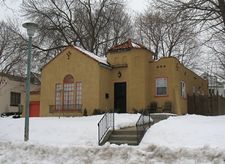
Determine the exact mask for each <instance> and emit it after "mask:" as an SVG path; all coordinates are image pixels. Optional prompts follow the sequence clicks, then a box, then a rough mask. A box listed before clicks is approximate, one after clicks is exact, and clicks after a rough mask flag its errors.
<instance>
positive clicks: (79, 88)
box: [76, 82, 82, 109]
mask: <svg viewBox="0 0 225 164" xmlns="http://www.w3.org/2000/svg"><path fill="white" fill-rule="evenodd" d="M81 104H82V83H81V82H77V86H76V105H77V108H78V109H80V108H81Z"/></svg>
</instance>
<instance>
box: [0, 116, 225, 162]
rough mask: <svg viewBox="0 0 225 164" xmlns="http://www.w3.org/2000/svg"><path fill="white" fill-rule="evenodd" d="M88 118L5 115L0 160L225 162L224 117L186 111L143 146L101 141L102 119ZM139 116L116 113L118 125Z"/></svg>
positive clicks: (148, 137) (152, 131) (149, 134)
mask: <svg viewBox="0 0 225 164" xmlns="http://www.w3.org/2000/svg"><path fill="white" fill-rule="evenodd" d="M101 117H102V115H99V116H89V117H63V118H60V119H59V118H57V117H55V118H30V140H29V141H28V142H26V143H24V142H23V133H24V119H23V118H21V119H12V118H0V163H1V164H3V163H7V164H11V163H16V164H22V163H29V164H30V163H35V164H36V163H37V164H40V163H43V164H45V163H46V164H54V163H57V164H64V163H71V164H82V163H84V164H89V163H93V164H103V163H107V164H108V163H116V164H117V163H118V164H120V163H125V162H126V163H130V164H136V163H177V164H183V163H184V164H185V163H187V164H189V163H190V164H195V163H202V164H203V163H204V164H205V163H218V164H222V163H225V151H224V150H225V128H224V125H225V116H215V117H205V116H197V115H185V116H178V117H170V118H169V119H167V120H164V121H161V122H159V123H157V124H155V125H153V126H152V127H151V128H150V129H149V130H148V131H147V133H146V135H145V136H144V138H143V140H142V142H141V144H140V145H139V146H128V145H120V146H117V145H110V144H108V143H107V144H105V145H104V146H98V145H97V134H98V133H97V123H98V121H99V120H100V119H101ZM138 117H139V115H138V114H137V115H136V114H116V116H115V118H116V119H115V122H116V127H117V128H120V127H126V126H133V125H135V123H136V121H137V119H138Z"/></svg>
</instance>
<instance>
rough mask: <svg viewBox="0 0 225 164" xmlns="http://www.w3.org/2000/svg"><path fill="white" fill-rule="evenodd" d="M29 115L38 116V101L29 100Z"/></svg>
mask: <svg viewBox="0 0 225 164" xmlns="http://www.w3.org/2000/svg"><path fill="white" fill-rule="evenodd" d="M30 117H40V101H31V102H30Z"/></svg>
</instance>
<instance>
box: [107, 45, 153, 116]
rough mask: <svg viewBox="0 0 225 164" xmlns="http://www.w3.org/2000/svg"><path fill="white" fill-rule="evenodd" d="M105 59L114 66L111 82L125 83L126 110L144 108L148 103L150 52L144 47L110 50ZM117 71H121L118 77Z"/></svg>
mask: <svg viewBox="0 0 225 164" xmlns="http://www.w3.org/2000/svg"><path fill="white" fill-rule="evenodd" d="M107 59H108V62H109V63H110V64H112V65H113V66H115V68H113V70H112V80H113V84H114V83H118V82H126V84H127V112H133V111H134V109H136V110H140V109H143V108H146V107H147V105H148V103H149V102H148V97H149V89H150V86H149V84H148V81H149V78H150V74H149V71H148V70H149V62H150V61H152V54H151V52H150V51H148V50H145V49H131V50H129V51H121V52H111V53H108V54H107ZM120 66H121V67H120ZM118 72H121V75H122V76H121V77H118ZM112 86H114V85H112ZM113 101H114V100H113Z"/></svg>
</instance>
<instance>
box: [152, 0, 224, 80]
mask: <svg viewBox="0 0 225 164" xmlns="http://www.w3.org/2000/svg"><path fill="white" fill-rule="evenodd" d="M155 5H156V7H157V8H158V9H160V10H163V11H167V12H170V13H174V14H176V15H179V14H182V13H184V12H185V13H187V16H186V18H185V19H184V20H183V21H191V22H192V23H194V24H197V25H198V26H196V27H200V32H204V34H203V35H204V37H202V38H203V39H202V43H203V46H207V47H210V48H211V49H212V50H213V53H214V55H216V56H217V57H218V59H219V61H220V63H218V64H220V66H221V68H222V70H224V69H225V67H224V52H225V46H224V45H225V42H224V38H221V36H224V34H225V1H224V0H188V1H184V0H157V1H156V0H155ZM206 32H207V33H206ZM205 34H206V35H205ZM222 72H223V77H225V74H224V71H222ZM220 76H221V75H220Z"/></svg>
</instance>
